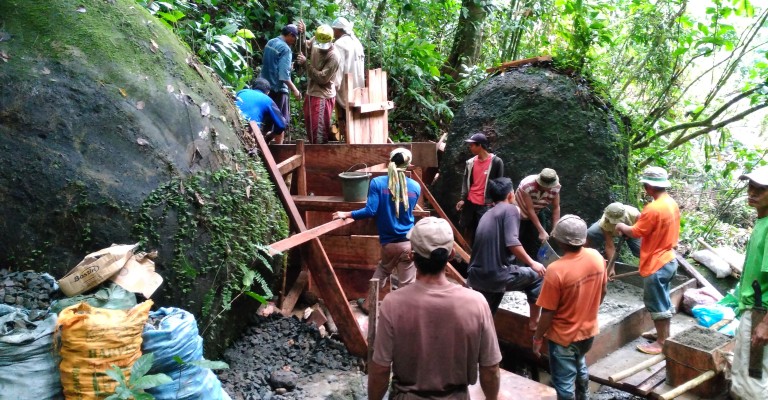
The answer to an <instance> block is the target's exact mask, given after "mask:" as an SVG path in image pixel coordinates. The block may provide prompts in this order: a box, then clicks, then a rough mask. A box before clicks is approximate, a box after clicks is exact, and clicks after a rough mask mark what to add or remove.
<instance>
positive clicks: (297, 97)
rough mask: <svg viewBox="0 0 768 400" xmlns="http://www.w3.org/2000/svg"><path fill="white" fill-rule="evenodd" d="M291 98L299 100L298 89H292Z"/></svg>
mask: <svg viewBox="0 0 768 400" xmlns="http://www.w3.org/2000/svg"><path fill="white" fill-rule="evenodd" d="M293 97H295V98H296V99H297V100H301V92H300V91H299V89H296V88H294V89H293Z"/></svg>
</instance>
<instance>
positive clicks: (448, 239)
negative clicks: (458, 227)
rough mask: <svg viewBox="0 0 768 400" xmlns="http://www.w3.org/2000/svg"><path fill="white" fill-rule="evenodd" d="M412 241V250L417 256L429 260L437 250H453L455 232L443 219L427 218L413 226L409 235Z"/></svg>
mask: <svg viewBox="0 0 768 400" xmlns="http://www.w3.org/2000/svg"><path fill="white" fill-rule="evenodd" d="M406 237H407V238H408V239H410V241H411V249H413V251H415V252H416V254H418V255H420V256H422V257H425V258H429V257H430V256H432V252H433V251H434V250H437V249H446V250H448V252H450V251H451V250H452V249H453V230H451V225H449V224H448V221H446V220H444V219H442V218H436V217H425V218H422V219H420V220H419V222H417V223H416V225H414V226H413V229H411V231H410V232H408V235H406Z"/></svg>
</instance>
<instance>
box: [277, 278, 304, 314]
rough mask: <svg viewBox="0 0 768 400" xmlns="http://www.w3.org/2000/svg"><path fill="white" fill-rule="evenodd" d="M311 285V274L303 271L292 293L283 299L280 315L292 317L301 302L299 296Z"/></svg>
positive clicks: (292, 288)
mask: <svg viewBox="0 0 768 400" xmlns="http://www.w3.org/2000/svg"><path fill="white" fill-rule="evenodd" d="M307 283H309V274H308V273H307V270H302V271H301V272H300V273H299V277H298V278H296V282H294V283H293V286H292V287H291V291H289V292H288V295H287V296H285V299H283V304H281V305H280V313H281V314H283V316H285V317H290V316H291V314H292V313H293V308H294V307H296V303H297V302H298V301H299V296H301V293H302V292H303V291H304V288H306V287H307Z"/></svg>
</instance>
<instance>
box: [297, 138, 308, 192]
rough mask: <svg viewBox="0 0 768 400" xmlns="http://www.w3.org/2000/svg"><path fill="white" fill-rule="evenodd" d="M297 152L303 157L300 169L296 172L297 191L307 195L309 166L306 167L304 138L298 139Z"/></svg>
mask: <svg viewBox="0 0 768 400" xmlns="http://www.w3.org/2000/svg"><path fill="white" fill-rule="evenodd" d="M296 154H299V155H300V156H301V158H302V163H301V166H300V167H299V171H298V173H297V174H296V193H298V194H299V195H300V196H306V195H307V167H306V162H304V141H303V140H297V141H296Z"/></svg>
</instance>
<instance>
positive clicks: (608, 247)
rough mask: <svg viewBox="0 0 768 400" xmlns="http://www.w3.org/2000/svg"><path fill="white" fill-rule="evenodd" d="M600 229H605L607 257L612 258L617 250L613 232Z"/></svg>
mask: <svg viewBox="0 0 768 400" xmlns="http://www.w3.org/2000/svg"><path fill="white" fill-rule="evenodd" d="M600 230H601V231H603V238H604V239H605V258H607V259H609V260H610V259H611V258H613V253H614V252H615V251H616V245H614V244H613V233H612V232H608V231H606V230H605V229H602V228H600Z"/></svg>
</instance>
